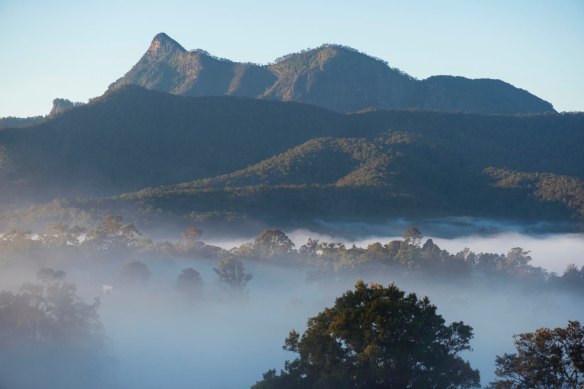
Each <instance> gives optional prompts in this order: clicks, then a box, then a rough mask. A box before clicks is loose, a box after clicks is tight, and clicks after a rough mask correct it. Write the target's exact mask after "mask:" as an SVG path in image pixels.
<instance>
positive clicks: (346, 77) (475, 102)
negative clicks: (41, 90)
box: [109, 33, 555, 114]
mask: <svg viewBox="0 0 584 389" xmlns="http://www.w3.org/2000/svg"><path fill="white" fill-rule="evenodd" d="M126 84H135V85H139V86H142V87H145V88H147V89H154V90H158V91H162V92H168V93H172V94H178V95H185V96H207V95H214V96H221V95H235V96H243V97H251V98H258V99H275V100H281V101H296V102H304V103H309V104H314V105H318V106H321V107H324V108H327V109H331V110H334V111H337V112H343V113H347V112H357V111H360V110H363V109H370V108H381V109H416V110H430V111H442V112H469V113H484V114H520V113H542V112H555V110H554V109H553V106H552V105H551V104H550V103H548V102H546V101H544V100H542V99H540V98H539V97H537V96H534V95H532V94H531V93H529V92H528V91H526V90H523V89H520V88H516V87H514V86H512V85H511V84H508V83H505V82H503V81H501V80H492V79H486V78H483V79H475V80H472V79H467V78H464V77H459V76H432V77H429V78H427V79H424V80H417V79H415V78H413V77H411V76H409V75H408V74H407V73H405V72H403V71H401V70H399V69H396V68H393V67H391V66H390V65H389V64H388V63H387V62H386V61H384V60H381V59H379V58H375V57H371V56H369V55H367V54H365V53H362V52H360V51H358V50H355V49H352V48H349V47H345V46H342V45H336V44H325V45H322V46H319V47H317V48H314V49H309V50H303V51H301V52H298V53H292V54H287V55H284V56H282V57H280V58H278V59H276V60H275V61H274V62H272V63H269V64H266V65H258V64H253V63H239V62H233V61H231V60H228V59H225V58H218V57H215V56H213V55H211V54H209V53H208V52H206V51H204V50H200V49H197V50H191V51H187V50H186V49H184V47H183V46H181V45H180V44H179V43H178V42H176V41H175V40H174V39H172V38H170V37H169V36H168V35H167V34H165V33H159V34H157V35H156V36H155V37H154V39H153V40H152V42H151V44H150V46H149V48H148V50H147V51H146V52H145V53H144V55H143V56H142V57H141V58H140V60H139V61H138V62H137V63H136V64H135V65H134V66H133V67H132V68H131V69H130V71H128V72H127V73H126V74H125V75H124V76H123V77H121V78H119V79H118V80H116V81H115V82H113V83H112V84H111V85H110V87H109V89H115V88H118V87H120V86H122V85H126Z"/></svg>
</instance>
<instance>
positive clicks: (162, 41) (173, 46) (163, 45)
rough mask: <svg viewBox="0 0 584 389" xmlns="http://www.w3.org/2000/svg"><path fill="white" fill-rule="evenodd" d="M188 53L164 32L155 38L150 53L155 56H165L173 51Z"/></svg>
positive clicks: (149, 49)
mask: <svg viewBox="0 0 584 389" xmlns="http://www.w3.org/2000/svg"><path fill="white" fill-rule="evenodd" d="M177 50H178V51H181V52H184V51H186V50H185V49H184V47H182V46H181V45H180V44H179V43H178V42H177V41H175V40H174V39H172V38H171V37H169V36H168V35H166V34H165V33H164V32H160V33H158V34H156V36H154V38H153V39H152V43H150V47H149V48H148V52H149V53H151V54H154V55H160V54H165V53H168V52H171V51H177Z"/></svg>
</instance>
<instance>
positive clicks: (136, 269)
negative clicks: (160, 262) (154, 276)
mask: <svg viewBox="0 0 584 389" xmlns="http://www.w3.org/2000/svg"><path fill="white" fill-rule="evenodd" d="M150 275H151V274H150V270H148V266H146V265H145V264H144V263H142V262H140V261H132V262H128V263H126V264H125V265H124V267H122V271H121V276H122V279H123V281H124V282H125V283H126V284H129V285H137V284H144V283H146V282H147V281H148V280H149V279H150Z"/></svg>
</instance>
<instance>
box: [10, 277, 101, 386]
mask: <svg viewBox="0 0 584 389" xmlns="http://www.w3.org/2000/svg"><path fill="white" fill-rule="evenodd" d="M37 279H38V282H36V283H26V284H24V285H22V286H21V288H20V290H19V291H18V292H16V293H12V292H9V291H0V350H2V351H1V352H0V377H1V378H0V381H1V382H2V383H1V384H0V386H2V387H3V388H4V387H6V388H31V387H32V388H35V387H36V388H39V387H47V386H50V387H54V388H57V387H59V388H96V387H103V386H101V384H103V383H102V382H100V380H101V379H102V378H103V377H102V375H101V373H104V372H105V371H104V370H103V368H104V367H105V362H106V360H107V358H108V355H107V352H106V337H105V334H104V331H103V326H102V323H101V321H100V319H99V315H98V313H97V309H98V307H99V301H98V300H97V299H96V300H95V301H94V302H93V303H91V304H87V303H85V302H83V301H82V299H81V298H80V297H79V296H78V295H77V293H76V288H75V285H73V284H72V283H70V282H67V281H66V279H65V272H63V271H58V270H53V269H42V270H40V271H39V272H38V273H37Z"/></svg>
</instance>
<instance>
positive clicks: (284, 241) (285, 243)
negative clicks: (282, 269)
mask: <svg viewBox="0 0 584 389" xmlns="http://www.w3.org/2000/svg"><path fill="white" fill-rule="evenodd" d="M253 250H254V251H255V254H256V255H258V256H260V257H261V258H268V259H270V258H273V257H278V256H281V255H285V254H290V253H292V252H293V250H294V243H293V242H292V241H291V240H290V238H288V236H286V234H285V233H283V232H282V231H280V230H263V231H262V232H260V234H259V235H258V236H257V237H256V238H255V241H254V243H253Z"/></svg>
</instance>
